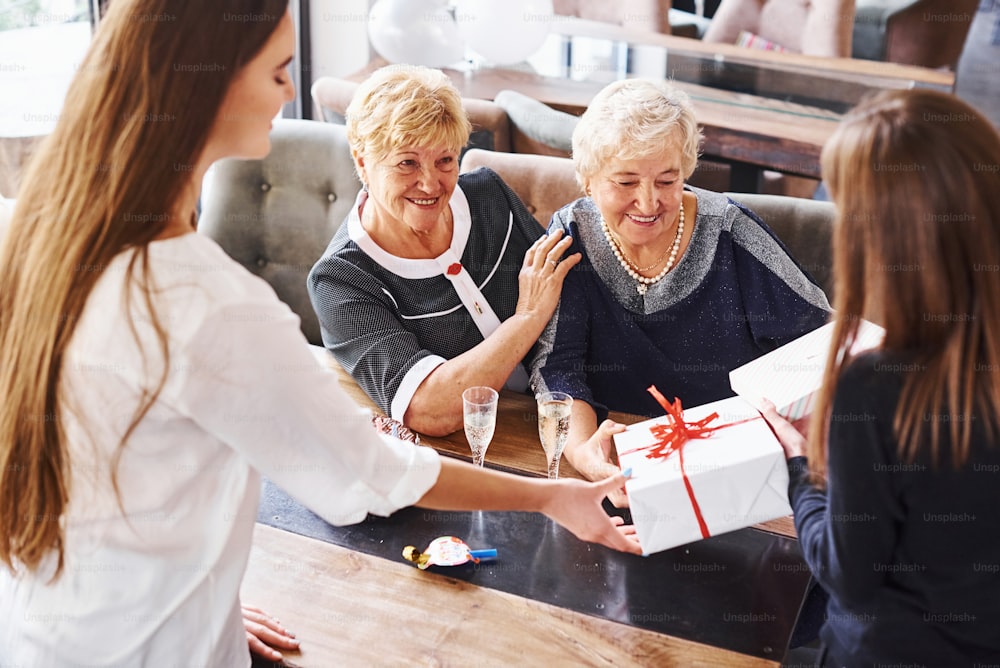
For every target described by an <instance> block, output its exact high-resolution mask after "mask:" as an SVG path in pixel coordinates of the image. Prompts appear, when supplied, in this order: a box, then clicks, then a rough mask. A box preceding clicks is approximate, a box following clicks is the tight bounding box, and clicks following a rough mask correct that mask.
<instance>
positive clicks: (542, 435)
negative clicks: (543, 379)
mask: <svg viewBox="0 0 1000 668" xmlns="http://www.w3.org/2000/svg"><path fill="white" fill-rule="evenodd" d="M535 400H536V401H537V402H538V438H539V440H540V441H541V442H542V448H544V450H545V455H546V457H548V460H549V477H550V478H553V479H555V478H558V477H559V459H560V458H561V457H562V451H563V448H564V447H565V446H566V437H567V436H569V416H570V413H571V412H572V410H573V397H571V396H569V395H568V394H566V393H565V392H542V393H541V394H539V395H538V396H536V397H535Z"/></svg>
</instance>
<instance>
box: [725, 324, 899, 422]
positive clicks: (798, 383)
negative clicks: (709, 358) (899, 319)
mask: <svg viewBox="0 0 1000 668" xmlns="http://www.w3.org/2000/svg"><path fill="white" fill-rule="evenodd" d="M833 325H834V323H832V322H831V323H828V324H826V325H823V326H822V327H819V328H818V329H814V330H813V331H811V332H809V333H808V334H805V335H804V336H800V337H799V338H797V339H795V340H794V341H792V342H790V343H787V344H785V345H783V346H781V347H780V348H778V349H776V350H772V351H771V352H769V353H767V354H766V355H762V356H761V357H758V358H757V359H755V360H753V361H751V362H747V363H746V364H744V365H743V366H741V367H739V368H736V369H733V370H732V371H730V372H729V384H730V386H731V387H732V388H733V391H734V392H736V394H738V395H740V396H741V397H743V398H744V399H746V400H747V401H749V402H750V403H751V404H753V405H754V406H757V407H760V405H761V399H763V398H767V399H770V400H771V402H773V403H774V405H775V406H777V408H778V412H779V413H781V414H782V415H785V416H789V411H791V409H792V407H793V406H794V405H795V404H797V403H801V402H802V400H803V399H806V398H808V397H810V396H811V395H813V394H815V393H816V391H817V390H819V388H820V386H821V385H822V383H823V371H824V370H825V369H826V358H827V354H828V353H829V350H830V341H831V338H832V336H833ZM883 336H885V330H884V329H883V328H882V327H879V326H878V325H876V324H874V323H872V322H868V321H867V320H863V321H862V322H861V325H860V326H859V327H858V338H857V340H856V341H855V343H854V346H853V347H852V348H851V352H852V353H853V354H856V353H858V352H861V351H862V350H867V349H869V348H874V347H876V346H878V345H879V344H880V343H881V342H882V337H883ZM800 408H802V409H803V410H798V411H792V412H794V413H796V414H795V415H792V417H793V418H795V417H799V416H800V415H799V414H804V413H805V412H808V411H807V410H805V408H806V407H805V406H800Z"/></svg>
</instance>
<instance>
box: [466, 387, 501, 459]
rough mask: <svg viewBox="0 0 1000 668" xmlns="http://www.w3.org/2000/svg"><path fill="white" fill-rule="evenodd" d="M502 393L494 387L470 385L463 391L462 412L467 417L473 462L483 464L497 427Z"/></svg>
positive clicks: (467, 433)
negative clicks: (498, 401) (499, 400)
mask: <svg viewBox="0 0 1000 668" xmlns="http://www.w3.org/2000/svg"><path fill="white" fill-rule="evenodd" d="M499 397H500V395H499V394H497V391H496V390H494V389H493V388H492V387H483V386H478V387H470V388H468V389H467V390H465V391H464V392H462V414H463V415H464V417H465V438H466V439H468V441H469V447H470V448H472V463H473V464H475V465H476V466H482V465H483V459H484V458H485V457H486V448H487V447H489V445H490V441H492V440H493V432H494V430H495V429H496V427H497V400H498V399H499Z"/></svg>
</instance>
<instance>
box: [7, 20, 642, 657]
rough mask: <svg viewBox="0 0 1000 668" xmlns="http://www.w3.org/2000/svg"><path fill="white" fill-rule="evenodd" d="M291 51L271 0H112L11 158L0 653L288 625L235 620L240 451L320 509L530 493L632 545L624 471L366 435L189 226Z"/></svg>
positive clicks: (294, 322) (135, 645)
mask: <svg viewBox="0 0 1000 668" xmlns="http://www.w3.org/2000/svg"><path fill="white" fill-rule="evenodd" d="M293 51H294V29H293V25H292V20H291V17H290V15H289V14H288V13H287V0H215V1H214V2H212V3H207V4H203V3H194V2H172V1H170V0H116V1H115V2H113V3H111V7H110V10H109V12H108V14H107V16H106V17H105V19H104V20H103V21H102V23H101V26H100V27H99V29H98V31H97V34H96V35H95V38H94V42H93V44H92V46H91V49H90V51H89V53H88V55H87V57H86V58H85V60H84V61H83V63H82V64H81V66H80V69H79V72H78V74H77V76H76V78H75V79H74V81H73V83H72V85H71V87H70V90H69V93H68V95H67V98H66V104H65V109H64V111H63V114H62V117H61V119H60V121H59V123H58V125H57V127H56V129H55V130H54V132H53V134H52V135H51V137H49V139H48V140H47V141H46V143H45V145H44V147H43V148H42V149H41V150H40V153H39V154H38V156H37V157H36V158H35V160H34V161H33V163H32V166H31V168H30V169H29V172H28V174H27V176H26V178H25V184H24V187H23V189H22V191H21V198H20V200H19V201H18V202H17V205H16V208H15V211H14V215H13V218H12V220H11V222H10V226H9V229H8V231H7V233H6V235H5V238H4V240H3V242H2V244H3V245H2V248H0V350H3V355H4V358H3V366H2V368H0V405H3V412H2V414H0V562H2V567H0V600H2V601H3V605H2V606H0V656H2V657H3V659H4V662H5V663H8V664H12V665H33V666H34V665H76V664H78V663H80V662H86V663H92V664H101V665H106V664H115V665H140V664H141V665H150V666H166V665H177V664H178V663H181V662H182V663H184V665H210V666H231V665H247V664H249V654H248V652H247V644H246V643H247V639H246V633H248V632H249V633H251V635H252V636H257V635H259V636H261V637H263V638H265V639H268V640H271V641H277V642H280V643H281V644H282V646H286V647H291V646H294V643H293V641H292V640H291V638H290V637H289V636H288V635H287V634H285V633H284V632H283V630H282V629H280V627H277V625H275V624H274V623H273V621H269V620H267V619H266V618H264V617H262V616H259V615H258V614H257V613H255V612H254V611H252V610H251V611H244V614H245V615H246V616H247V617H248V620H247V622H246V624H247V627H246V628H247V631H244V623H243V622H242V621H241V617H242V616H243V615H241V607H240V602H239V596H238V592H239V583H240V579H241V577H242V574H243V569H244V567H245V565H246V559H247V555H248V553H249V549H250V541H251V536H252V531H253V524H254V518H255V516H256V506H257V498H258V494H259V486H260V477H259V476H260V473H263V474H266V475H267V476H268V477H269V478H270V479H272V480H274V481H275V482H276V483H277V484H279V485H281V486H283V487H285V488H286V489H288V490H290V491H291V492H292V493H294V494H295V495H296V496H297V497H298V498H299V499H300V500H302V501H303V502H304V503H306V504H307V505H308V506H309V507H310V508H311V509H312V510H314V511H315V512H317V513H318V514H320V515H321V516H323V517H324V518H326V519H327V520H328V521H330V522H333V523H341V524H343V523H350V522H356V521H360V520H361V519H364V517H365V516H366V514H367V513H369V512H372V513H377V514H388V513H391V512H393V511H394V510H396V509H397V508H400V507H402V506H405V505H408V504H414V503H416V504H419V505H423V506H425V507H431V508H440V509H469V508H483V509H511V510H515V509H516V510H535V511H539V512H543V513H545V514H547V515H548V516H550V517H552V518H553V519H555V520H557V521H559V522H560V523H562V524H564V525H566V526H567V528H569V529H570V530H571V531H572V532H573V533H575V534H576V535H577V536H579V537H581V538H583V539H588V540H594V541H597V542H601V543H603V544H606V545H609V546H611V547H615V548H617V549H622V550H626V551H629V552H634V553H638V552H639V547H638V543H637V541H636V540H635V538H634V532H632V531H631V530H630V529H628V528H624V527H621V526H620V520H612V519H611V518H609V517H608V516H607V515H606V514H605V513H604V511H603V509H602V508H601V505H600V503H601V500H602V499H603V498H604V497H605V495H606V494H607V492H608V491H609V490H612V489H616V488H617V487H620V486H621V484H622V482H623V478H622V477H621V476H616V477H614V478H610V479H608V480H606V481H603V482H602V483H597V484H585V483H582V482H580V481H547V480H528V479H525V478H520V477H516V476H509V475H504V474H500V473H496V472H491V471H481V470H478V469H475V468H473V467H471V466H468V465H465V464H463V463H460V462H455V461H450V460H441V459H439V458H438V456H437V455H436V453H435V452H434V451H433V450H430V449H428V448H417V447H413V446H412V445H410V444H406V443H403V442H401V441H398V440H395V439H392V438H389V437H382V436H379V435H377V434H376V433H375V431H374V430H373V429H371V427H370V424H369V420H368V416H367V415H366V414H365V413H364V412H363V411H362V410H361V409H360V408H358V407H357V406H355V405H353V404H352V403H351V401H350V400H349V399H348V398H347V396H346V395H345V394H344V393H343V392H342V390H340V388H339V384H338V382H337V380H336V376H335V375H334V374H331V373H329V372H328V371H326V370H324V369H321V368H320V367H319V366H318V365H317V364H315V362H314V360H313V358H312V354H311V353H310V352H309V350H308V346H307V345H306V343H305V340H304V339H303V337H302V336H301V334H300V333H299V330H298V319H297V318H296V317H295V316H294V315H293V314H292V313H291V312H290V311H289V309H288V308H287V307H286V306H285V305H283V304H282V303H281V302H279V301H278V299H277V298H276V296H275V295H274V292H273V291H272V290H271V289H270V288H269V287H268V286H267V285H266V284H265V283H263V282H262V281H260V280H259V279H256V278H254V277H252V276H251V275H250V274H249V273H247V272H246V271H245V270H244V269H243V268H242V267H240V266H239V265H238V264H236V263H235V262H233V261H232V260H231V259H230V258H228V257H227V256H226V255H225V253H224V252H223V251H222V250H221V249H220V248H219V247H218V246H217V245H216V244H215V243H214V242H212V241H211V240H210V239H208V238H207V237H204V236H202V235H198V234H194V233H193V232H194V223H195V206H196V202H197V199H198V195H199V189H200V184H201V179H202V176H203V175H204V173H205V171H206V170H207V169H208V167H209V165H211V164H212V162H214V161H216V160H218V159H220V158H224V157H243V158H260V157H263V156H264V155H265V154H266V153H267V152H268V150H269V140H268V132H269V128H270V123H271V119H273V118H274V116H275V115H276V114H277V113H278V111H279V110H280V108H281V106H282V104H284V103H285V102H287V101H288V100H289V99H291V97H292V96H293V94H294V89H293V86H292V84H291V83H290V81H289V78H288V73H287V71H286V66H287V65H288V63H289V61H290V60H291V58H292V55H293ZM258 472H260V473H258ZM259 624H263V626H259ZM268 626H270V627H272V628H270V629H268V628H267V627H268ZM251 644H252V646H254V647H255V648H256V649H257V650H258V651H261V652H263V651H264V647H263V645H261V644H260V643H259V639H258V638H256V637H252V638H251ZM272 656H273V655H272Z"/></svg>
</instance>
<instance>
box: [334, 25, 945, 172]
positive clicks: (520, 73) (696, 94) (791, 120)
mask: <svg viewBox="0 0 1000 668" xmlns="http://www.w3.org/2000/svg"><path fill="white" fill-rule="evenodd" d="M386 64H387V63H386V61H384V60H381V59H375V60H373V61H372V62H371V63H369V65H368V66H367V67H365V68H363V69H362V70H361V71H359V72H356V73H354V74H353V75H351V76H350V77H348V78H349V79H350V80H352V81H362V80H363V79H365V78H366V77H367V76H368V75H369V74H370V73H371V72H373V71H374V70H375V69H378V68H379V67H382V66H384V65H386ZM444 71H445V73H446V74H448V75H449V77H450V78H451V80H452V82H453V83H454V84H455V86H456V87H457V88H458V90H459V91H460V92H461V93H462V95H463V97H467V98H479V99H485V100H492V99H494V98H495V96H496V94H497V93H498V92H500V91H501V90H504V89H510V90H515V91H517V92H519V93H522V94H524V95H527V96H529V97H532V98H534V99H536V100H539V101H541V102H543V103H545V104H547V105H549V106H551V107H553V108H555V109H558V110H562V111H566V112H568V113H571V114H574V115H579V114H581V113H583V111H584V110H585V109H586V108H587V105H588V104H589V103H590V101H591V99H593V97H594V95H595V94H596V93H597V92H598V91H599V90H601V89H602V88H603V87H604V86H605V85H607V84H608V83H610V82H612V81H615V80H618V79H623V78H629V77H636V76H646V77H652V78H668V79H671V80H672V81H673V82H674V83H675V84H676V85H677V87H678V88H681V89H682V90H684V91H686V92H687V93H688V94H689V95H690V97H691V100H692V103H693V105H694V108H695V113H696V115H697V117H698V122H699V123H700V124H701V126H702V129H703V132H704V134H705V141H704V144H703V147H702V152H703V155H704V156H705V157H706V158H710V159H713V160H719V161H721V162H724V163H728V164H730V165H732V167H733V175H732V181H731V183H730V186H729V189H730V190H733V191H738V192H756V191H757V177H758V172H759V171H760V170H761V169H767V170H771V171H775V172H781V173H784V174H790V175H794V176H802V177H808V178H812V179H818V178H819V177H820V165H819V155H820V151H821V149H822V147H823V144H824V143H825V142H826V140H827V139H828V138H829V136H830V135H831V134H832V132H833V129H834V128H835V127H836V125H837V122H838V121H839V120H840V118H841V116H842V114H843V113H844V112H845V111H846V110H847V109H849V108H851V107H852V106H854V104H856V103H857V102H858V101H859V100H860V99H862V97H864V96H865V95H866V94H868V93H871V92H873V91H876V90H881V89H884V88H913V87H927V88H935V89H938V90H951V89H952V88H953V87H954V84H955V78H954V74H953V73H951V72H943V71H938V70H931V69H927V68H922V67H913V66H907V65H899V64H895V63H884V62H874V61H867V60H855V59H851V58H821V57H816V56H805V55H801V54H789V53H776V52H767V51H755V50H752V49H746V48H741V47H736V46H730V45H726V44H708V43H705V42H701V41H699V40H695V39H689V38H684V37H676V36H672V35H662V34H658V33H652V32H645V31H637V30H635V29H630V28H626V27H622V26H616V25H611V24H606V23H600V22H596V21H588V20H585V19H579V18H573V17H557V19H556V20H555V21H553V23H552V29H551V34H550V36H549V38H548V40H547V41H546V43H545V45H543V47H542V48H541V49H540V50H539V52H538V53H536V54H535V55H533V56H532V57H530V58H529V59H528V61H527V63H524V64H521V65H519V66H517V67H493V66H489V65H488V64H484V63H476V62H471V63H469V65H468V66H467V67H463V68H462V69H445V70H444Z"/></svg>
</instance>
